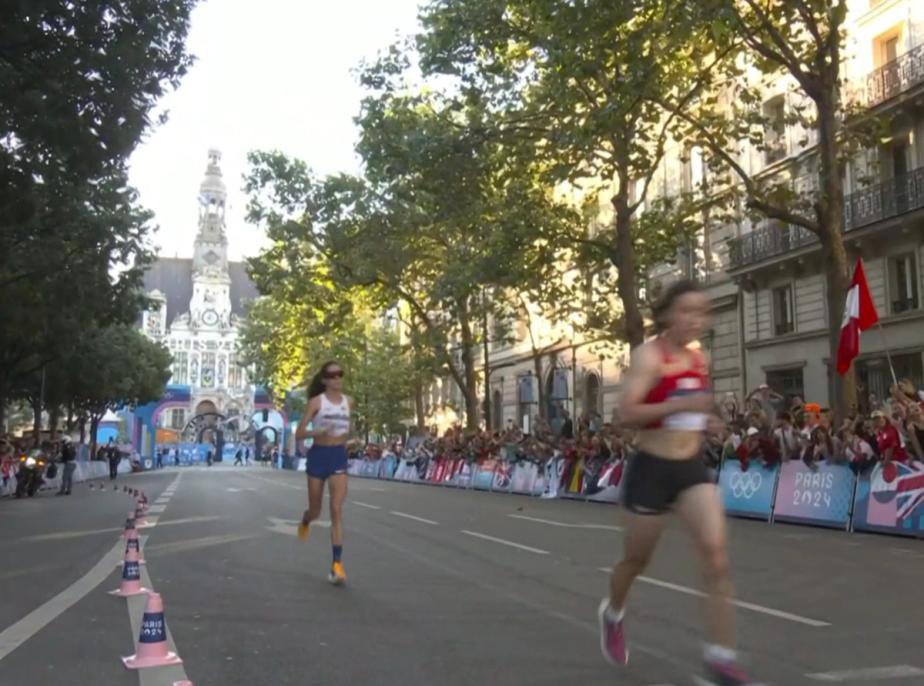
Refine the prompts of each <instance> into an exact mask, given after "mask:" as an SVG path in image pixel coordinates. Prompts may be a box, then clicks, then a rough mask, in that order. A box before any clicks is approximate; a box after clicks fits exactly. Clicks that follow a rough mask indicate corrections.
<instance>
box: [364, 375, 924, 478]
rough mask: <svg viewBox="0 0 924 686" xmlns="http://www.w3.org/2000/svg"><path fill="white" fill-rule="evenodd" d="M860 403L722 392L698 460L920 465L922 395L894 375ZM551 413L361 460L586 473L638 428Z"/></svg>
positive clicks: (401, 445) (625, 452)
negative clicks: (844, 411)
mask: <svg viewBox="0 0 924 686" xmlns="http://www.w3.org/2000/svg"><path fill="white" fill-rule="evenodd" d="M861 406H862V407H863V409H864V411H862V412H861V411H860V409H859V408H854V409H853V410H852V411H851V412H849V413H848V415H847V416H845V417H837V416H835V414H834V412H833V411H832V410H831V409H830V408H827V407H822V406H821V405H819V404H818V403H813V402H805V401H804V400H803V399H802V398H801V397H799V396H792V397H789V398H784V397H783V396H782V395H780V394H779V393H777V392H775V391H774V390H772V389H771V388H770V387H769V386H767V385H761V386H759V387H758V388H756V389H754V391H752V392H751V393H749V394H748V396H747V397H746V398H744V400H743V402H742V401H740V400H739V399H738V398H737V397H736V395H735V394H734V393H728V394H726V395H725V396H724V397H723V398H722V399H721V401H720V402H719V403H718V407H717V416H716V418H715V419H714V421H713V424H712V426H711V427H710V430H709V432H708V437H707V440H706V443H705V447H704V451H703V459H704V460H705V461H706V463H707V464H708V465H709V466H710V467H712V468H717V467H718V466H719V465H720V464H721V462H722V461H723V460H737V461H739V462H740V463H741V468H742V470H747V469H749V468H750V467H751V466H752V465H753V464H755V463H762V464H764V465H767V466H772V465H774V464H777V463H780V462H789V461H791V460H801V461H803V462H804V463H805V464H806V465H808V466H809V467H810V468H813V469H814V468H816V467H817V465H818V464H820V463H822V462H824V463H827V464H843V465H847V466H849V467H850V468H851V469H852V470H853V471H854V472H855V473H857V474H859V473H861V472H864V471H866V470H868V469H870V468H872V466H873V465H874V464H876V463H877V462H882V463H884V464H888V463H890V462H903V463H907V462H914V461H921V462H924V392H922V391H919V390H918V389H917V388H916V387H915V385H914V384H913V383H912V382H911V381H910V380H909V379H902V380H900V381H899V382H898V383H897V384H895V385H894V386H893V387H892V388H891V389H890V392H889V397H888V398H884V399H882V400H879V399H877V398H876V397H875V396H869V395H865V394H864V400H863V402H862V403H861ZM557 416H558V418H559V420H558V421H557V422H556V425H555V426H553V425H552V424H550V422H548V421H546V420H544V419H542V418H539V417H536V418H534V419H533V420H532V421H531V422H530V423H529V425H530V426H531V427H533V430H532V431H531V432H530V433H529V434H525V433H524V432H523V431H522V430H521V428H520V427H519V426H517V425H516V424H514V423H513V421H508V422H507V426H506V427H505V428H504V429H503V430H498V431H492V432H488V431H485V430H465V429H463V428H461V427H460V426H454V427H452V428H450V429H448V430H447V431H446V432H444V433H443V434H442V435H439V434H438V432H437V430H436V429H435V428H434V429H431V430H430V431H429V432H428V433H426V434H424V435H412V436H411V437H410V438H408V440H407V442H406V444H405V442H404V441H403V440H402V439H401V438H399V437H393V438H392V439H390V440H389V441H387V442H386V444H384V445H370V446H367V447H366V448H365V451H366V455H367V456H369V457H381V456H382V455H383V454H388V453H390V454H392V455H394V456H396V457H399V458H404V459H412V458H414V457H418V456H419V457H426V458H450V459H459V458H461V459H464V460H466V461H469V462H480V461H483V460H486V459H504V460H506V461H509V462H515V461H520V460H528V461H531V462H535V463H538V464H540V465H541V464H544V463H546V462H547V461H548V460H550V459H552V458H559V457H561V458H564V459H565V460H566V461H568V462H577V461H578V460H580V459H582V460H583V464H584V468H585V470H588V471H591V472H592V471H593V466H594V465H595V464H596V465H603V464H606V463H609V462H611V461H612V460H614V459H617V460H618V459H621V458H628V457H630V456H631V455H632V453H633V452H634V446H635V437H636V432H635V430H633V429H630V428H627V427H624V426H621V424H620V422H619V417H618V415H617V414H616V413H615V412H614V415H613V417H612V419H611V421H609V422H603V421H602V420H601V418H600V416H599V415H597V414H584V415H583V416H581V417H580V418H579V420H578V421H577V422H576V423H575V422H573V421H572V420H571V418H570V417H568V415H567V413H566V412H565V413H561V412H559V413H558V414H557ZM562 417H563V419H562ZM356 456H357V457H359V456H360V455H356Z"/></svg>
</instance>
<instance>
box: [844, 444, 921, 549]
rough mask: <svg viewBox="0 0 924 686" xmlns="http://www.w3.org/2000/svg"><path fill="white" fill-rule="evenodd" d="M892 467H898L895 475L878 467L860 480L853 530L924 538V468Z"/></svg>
mask: <svg viewBox="0 0 924 686" xmlns="http://www.w3.org/2000/svg"><path fill="white" fill-rule="evenodd" d="M892 464H893V465H895V467H896V468H897V469H896V473H895V474H888V473H886V472H885V470H883V468H882V465H881V464H877V465H876V466H875V467H873V470H872V472H870V473H868V474H864V475H863V476H861V477H860V480H859V482H858V483H857V495H856V499H855V501H854V506H853V528H854V529H856V530H857V531H878V532H881V533H888V534H898V535H900V536H919V537H922V538H924V466H922V465H921V464H918V463H915V464H913V465H910V466H906V465H903V464H899V463H897V462H893V463H892ZM887 477H892V478H891V480H889V479H888V478H887Z"/></svg>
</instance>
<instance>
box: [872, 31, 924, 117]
mask: <svg viewBox="0 0 924 686" xmlns="http://www.w3.org/2000/svg"><path fill="white" fill-rule="evenodd" d="M920 83H924V45H919V46H918V47H916V48H912V49H911V50H909V51H908V52H906V53H905V54H903V55H899V56H898V57H897V58H896V59H894V60H892V61H891V62H889V63H887V64H884V65H882V66H881V67H879V69H877V70H876V71H874V72H872V73H871V74H870V75H869V76H867V77H866V104H867V106H868V107H873V106H875V105H878V104H879V103H882V102H885V101H886V100H889V99H890V98H894V97H895V96H896V95H898V94H899V93H903V92H904V91H906V90H908V89H909V88H911V87H912V86H916V85H918V84H920Z"/></svg>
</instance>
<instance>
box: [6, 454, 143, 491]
mask: <svg viewBox="0 0 924 686" xmlns="http://www.w3.org/2000/svg"><path fill="white" fill-rule="evenodd" d="M75 464H76V465H77V466H76V467H75V468H74V477H73V483H75V484H76V483H80V482H82V481H90V480H92V479H103V478H108V477H109V463H108V462H104V461H102V462H101V461H99V460H77V461H76V463H75ZM131 471H132V465H131V460H129V459H128V458H122V461H121V462H120V463H119V467H118V473H119V474H128V473H130V472H131ZM63 476H64V465H62V464H60V463H58V464H56V465H55V477H54V478H53V479H49V478H48V476H47V474H46V475H45V482H44V484H43V485H42V488H43V489H45V490H58V489H60V488H61V479H62V478H63ZM15 492H16V476H15V474H14V475H13V476H11V477H10V480H9V482H8V483H7V484H6V487H4V486H3V485H2V484H0V496H12V495H13V494H14V493H15Z"/></svg>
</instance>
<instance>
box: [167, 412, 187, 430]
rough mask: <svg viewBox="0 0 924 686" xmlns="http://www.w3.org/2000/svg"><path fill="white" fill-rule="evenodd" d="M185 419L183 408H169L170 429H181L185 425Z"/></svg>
mask: <svg viewBox="0 0 924 686" xmlns="http://www.w3.org/2000/svg"><path fill="white" fill-rule="evenodd" d="M185 420H186V412H185V411H184V410H183V408H177V409H173V410H170V428H171V429H176V430H180V429H182V428H183V427H184V426H185V425H186V424H185Z"/></svg>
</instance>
